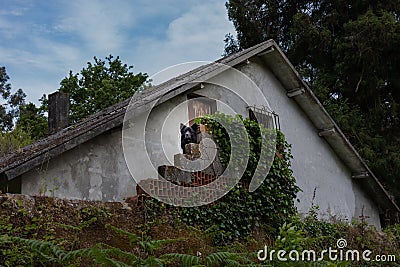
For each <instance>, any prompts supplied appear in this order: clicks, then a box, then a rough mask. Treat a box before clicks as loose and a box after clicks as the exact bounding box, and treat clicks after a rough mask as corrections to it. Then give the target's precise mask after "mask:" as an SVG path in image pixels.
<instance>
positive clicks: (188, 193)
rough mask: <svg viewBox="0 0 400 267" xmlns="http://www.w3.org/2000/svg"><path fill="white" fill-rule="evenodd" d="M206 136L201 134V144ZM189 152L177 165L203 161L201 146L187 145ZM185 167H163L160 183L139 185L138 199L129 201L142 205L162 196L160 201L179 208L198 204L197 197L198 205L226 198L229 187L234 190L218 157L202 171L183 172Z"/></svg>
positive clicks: (149, 181) (177, 156)
mask: <svg viewBox="0 0 400 267" xmlns="http://www.w3.org/2000/svg"><path fill="white" fill-rule="evenodd" d="M205 136H206V137H209V136H207V135H205V134H204V132H203V133H199V137H200V138H198V139H199V140H201V138H204V137H205ZM186 151H187V154H186V155H182V154H177V155H175V158H174V159H175V164H178V165H180V164H185V163H184V159H187V160H189V161H195V160H198V161H201V160H202V158H201V157H202V155H201V153H200V147H199V144H187V145H186ZM200 163H201V162H200ZM186 164H187V162H186ZM183 167H187V166H168V165H162V166H159V167H158V174H159V179H154V178H148V179H145V180H141V181H140V182H138V184H137V186H136V192H137V197H136V198H134V197H133V198H129V201H130V202H134V201H137V203H138V204H139V205H141V204H143V200H144V199H145V198H146V197H148V196H149V194H150V195H152V196H158V198H159V199H160V200H165V201H167V202H169V203H173V204H177V205H181V204H182V203H190V201H194V199H193V196H196V201H201V202H205V203H209V202H211V201H212V200H214V199H216V198H217V196H221V195H222V194H224V193H225V191H226V188H227V187H229V186H233V184H232V185H230V184H229V182H230V181H229V180H228V179H227V178H226V177H223V176H220V174H221V173H222V172H223V169H222V167H221V164H220V163H219V160H218V155H217V156H216V160H214V161H213V162H212V164H210V166H208V167H207V168H205V169H204V170H202V171H187V170H186V171H185V170H182V169H181V168H183ZM197 167H198V166H197ZM197 169H198V168H197ZM231 182H232V181H231ZM211 183H212V184H211ZM206 185H210V186H209V187H208V189H207V190H200V187H201V186H206Z"/></svg>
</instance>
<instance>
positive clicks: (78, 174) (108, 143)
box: [21, 128, 136, 201]
mask: <svg viewBox="0 0 400 267" xmlns="http://www.w3.org/2000/svg"><path fill="white" fill-rule="evenodd" d="M21 179H22V185H21V193H22V194H30V195H35V194H36V195H39V194H42V195H44V194H45V195H48V196H55V197H60V198H69V199H74V198H76V199H88V200H102V201H120V200H122V199H123V198H124V197H127V196H132V195H134V194H136V184H135V183H134V181H133V180H132V178H131V176H130V174H129V172H128V169H127V167H126V163H125V160H124V157H123V154H122V145H121V129H120V128H116V129H113V130H111V131H108V132H106V133H103V134H102V135H100V136H97V137H95V138H93V139H92V140H90V141H88V142H86V143H83V144H81V145H79V146H77V147H75V148H73V149H71V150H69V151H66V152H65V153H63V154H61V155H60V156H58V157H55V158H53V159H51V160H49V161H47V162H43V164H42V166H41V167H39V168H35V169H33V170H31V171H29V172H27V173H25V174H23V175H22V177H21Z"/></svg>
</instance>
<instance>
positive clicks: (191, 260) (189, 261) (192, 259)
mask: <svg viewBox="0 0 400 267" xmlns="http://www.w3.org/2000/svg"><path fill="white" fill-rule="evenodd" d="M162 258H166V259H169V260H173V261H179V262H181V263H182V264H183V266H193V265H199V264H200V258H199V257H197V256H193V255H188V254H180V253H169V254H164V255H163V256H162Z"/></svg>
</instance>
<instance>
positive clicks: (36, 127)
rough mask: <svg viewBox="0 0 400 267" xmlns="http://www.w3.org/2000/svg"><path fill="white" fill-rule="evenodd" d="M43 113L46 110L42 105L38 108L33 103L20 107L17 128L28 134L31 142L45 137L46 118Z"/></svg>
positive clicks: (46, 128)
mask: <svg viewBox="0 0 400 267" xmlns="http://www.w3.org/2000/svg"><path fill="white" fill-rule="evenodd" d="M45 111H46V109H45V108H44V107H43V105H42V106H41V107H39V108H38V107H36V105H35V104H33V103H28V104H26V105H23V106H21V107H20V118H19V119H18V122H17V128H18V129H22V130H23V131H25V132H27V133H29V134H30V139H31V140H32V141H36V140H39V139H41V138H43V137H45V136H46V134H47V131H48V123H47V118H46V116H45V115H44V113H45Z"/></svg>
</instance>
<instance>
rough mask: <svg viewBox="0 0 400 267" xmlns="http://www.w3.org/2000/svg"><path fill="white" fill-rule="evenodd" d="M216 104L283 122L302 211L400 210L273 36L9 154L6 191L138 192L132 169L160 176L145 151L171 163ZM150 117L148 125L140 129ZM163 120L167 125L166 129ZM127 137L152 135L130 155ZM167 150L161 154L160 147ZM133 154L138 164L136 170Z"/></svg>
mask: <svg viewBox="0 0 400 267" xmlns="http://www.w3.org/2000/svg"><path fill="white" fill-rule="evenodd" d="M241 75H244V76H246V77H247V78H244V79H242V78H240V76H241ZM246 79H247V80H246ZM249 79H250V80H249ZM252 86H255V87H256V88H259V89H260V92H261V94H262V95H263V96H265V97H266V98H267V99H268V101H267V102H268V105H267V106H266V105H264V104H265V101H264V100H263V99H262V97H259V95H257V94H253V93H250V94H249V93H248V92H252V91H251V90H250V89H249V87H252ZM224 87H227V88H229V87H235V88H237V90H239V91H240V90H242V91H240V92H241V94H244V95H245V97H244V98H246V99H243V98H242V96H241V95H240V94H239V95H237V94H235V93H232V92H231V93H229V92H228V93H227V92H225V91H223V89H222V88H224ZM228 91H229V90H228ZM260 92H258V93H260ZM60 99H61V100H60V101H62V97H60ZM188 100H189V101H188ZM251 107H253V109H252V108H251ZM231 108H234V111H232V109H231ZM61 110H64V111H63V112H64V113H65V112H66V111H65V108H61ZM127 111H128V112H127ZM215 111H221V112H224V113H232V112H233V113H237V114H241V115H243V116H245V117H247V116H249V115H251V113H253V115H254V113H263V114H264V116H265V117H266V118H267V121H269V122H268V123H272V124H273V125H275V126H279V127H280V130H281V131H282V132H283V133H284V134H285V136H286V139H287V141H288V142H289V143H291V144H292V154H293V156H294V158H293V160H292V170H293V175H294V176H295V178H296V180H297V184H298V186H299V187H300V188H301V189H302V192H300V193H299V194H298V199H299V200H300V201H299V203H297V208H298V210H299V212H300V213H307V212H308V211H309V210H310V208H311V206H312V205H318V206H319V208H320V213H321V214H320V215H321V216H322V217H324V216H326V217H330V216H336V217H339V218H342V219H349V220H351V219H359V218H360V216H363V217H364V218H367V221H368V222H369V223H371V224H374V225H376V226H378V227H379V226H380V225H381V222H384V221H382V220H387V219H389V217H388V216H387V215H388V214H390V215H393V214H394V215H395V216H397V215H398V212H399V211H400V210H399V207H398V206H397V205H396V204H395V202H394V201H393V200H392V199H391V198H390V196H389V195H388V193H387V192H386V191H385V189H384V188H383V186H382V184H381V183H380V182H379V180H378V179H377V178H376V177H375V175H374V174H373V173H372V172H371V170H370V169H369V168H368V166H367V165H366V163H365V162H364V161H363V160H362V159H361V157H360V156H359V154H358V153H357V151H356V150H355V149H354V147H353V146H352V145H351V144H350V143H349V141H348V140H347V139H346V137H345V136H344V135H343V133H342V131H341V130H340V129H339V127H338V126H337V125H336V123H335V122H334V121H333V120H332V118H331V117H330V116H329V114H328V113H327V111H326V110H325V109H324V108H323V106H322V105H321V103H320V102H319V101H318V99H317V98H316V97H315V95H314V94H313V92H312V91H311V90H310V89H309V87H308V86H307V84H306V83H305V82H304V81H303V80H302V79H301V78H300V76H299V74H298V73H297V72H296V70H295V69H294V67H293V66H292V65H291V63H290V62H289V61H288V59H287V58H286V56H285V55H284V54H283V52H282V51H281V50H280V48H279V47H278V46H277V44H276V43H275V42H274V41H272V40H270V41H266V42H263V43H261V44H258V45H256V46H254V47H251V48H249V49H246V50H243V51H241V52H239V53H236V54H234V55H231V56H228V57H225V58H222V59H220V60H218V61H216V62H214V63H210V64H206V65H204V66H201V67H198V68H196V69H194V70H192V71H189V72H187V73H185V74H182V75H180V76H178V77H175V78H173V79H170V80H168V81H166V82H164V83H162V84H160V85H157V86H154V87H153V88H149V89H148V90H145V91H143V92H141V93H138V94H135V95H134V96H133V97H132V99H130V100H126V101H123V102H121V103H119V104H116V105H114V106H112V107H109V108H106V109H104V110H102V111H101V112H98V113H96V114H94V115H92V116H90V117H88V118H87V119H85V120H84V121H82V122H80V123H78V124H76V125H72V126H69V127H66V128H64V129H61V130H59V131H56V132H55V133H54V134H52V135H50V136H48V137H47V138H45V139H43V140H40V141H38V142H36V143H34V144H31V145H29V146H27V147H24V148H22V149H21V150H19V151H17V152H15V153H13V154H10V155H8V156H6V157H3V158H2V159H0V181H1V183H2V185H3V186H2V187H3V190H5V191H8V192H14V193H22V194H50V195H54V196H57V197H61V198H78V199H90V200H101V201H122V200H123V199H124V198H126V197H128V196H132V195H135V194H136V189H135V186H136V183H135V180H136V178H137V177H135V179H133V177H132V176H133V175H132V172H134V175H135V176H138V177H139V178H141V179H144V178H147V177H157V170H156V168H155V169H151V168H145V167H144V166H146V164H147V163H149V162H148V161H149V159H148V157H147V156H146V155H150V157H151V160H150V161H155V162H156V163H157V164H158V165H161V164H167V163H168V161H171V157H173V155H174V153H179V152H180V150H179V124H180V123H181V122H183V123H185V122H188V121H189V120H190V119H192V118H193V117H195V116H196V115H199V114H202V113H212V112H215ZM129 112H132V113H134V114H147V115H146V116H149V118H147V117H146V116H144V115H139V116H136V117H135V118H136V119H135V120H136V121H135V120H133V121H132V120H131V121H129V123H128V124H129V125H127V124H125V123H124V117H125V116H126V114H128V113H129ZM171 114H172V115H171ZM57 116H59V114H58V115H57ZM49 117H53V116H52V115H51V114H49ZM60 121H64V123H65V121H67V120H65V119H64V120H63V119H61V120H60ZM145 122H148V124H144V125H145V128H143V129H144V131H143V130H142V128H140V127H137V126H138V125H139V124H140V123H141V125H143V123H145ZM52 123H53V124H54V121H52ZM160 125H163V126H165V130H163V132H160V129H164V128H163V127H160ZM125 127H128V128H130V129H134V130H133V132H131V135H130V136H124V130H123V129H124V128H125ZM56 128H61V127H59V126H56ZM135 129H138V130H137V132H136V134H138V136H136V135H135V134H134V133H135ZM132 133H133V134H132ZM143 133H145V135H143ZM139 135H142V136H139ZM153 137H156V138H155V139H153ZM124 138H128V139H133V140H135V139H137V140H140V141H141V142H146V143H145V145H144V146H142V149H137V152H135V153H134V154H133V155H132V154H130V155H131V156H132V157H133V158H128V159H127V158H126V155H125V154H124V146H123V143H124ZM157 138H158V139H157ZM144 139H148V140H144ZM154 140H156V141H154ZM160 140H161V141H160ZM147 141H148V142H147ZM139 143H140V142H139ZM164 149H165V151H166V153H165V155H164V154H162V153H161V152H162V151H164ZM146 150H147V151H146ZM132 151H136V150H132ZM146 161H147V163H146ZM127 162H128V163H127ZM129 162H131V163H132V162H133V163H134V164H133V165H132V166H136V167H135V169H134V170H132V166H129V165H130V164H129ZM150 163H152V164H154V162H150ZM135 164H136V165H135ZM157 164H156V165H157Z"/></svg>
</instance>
